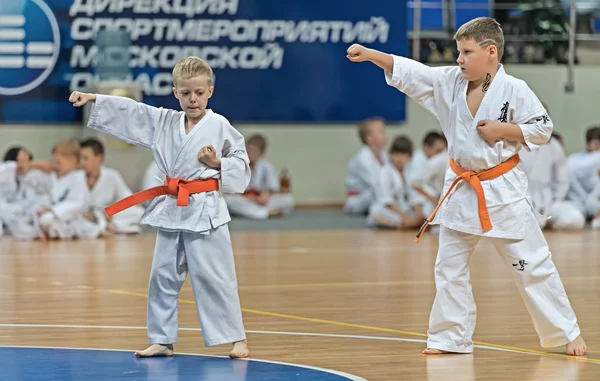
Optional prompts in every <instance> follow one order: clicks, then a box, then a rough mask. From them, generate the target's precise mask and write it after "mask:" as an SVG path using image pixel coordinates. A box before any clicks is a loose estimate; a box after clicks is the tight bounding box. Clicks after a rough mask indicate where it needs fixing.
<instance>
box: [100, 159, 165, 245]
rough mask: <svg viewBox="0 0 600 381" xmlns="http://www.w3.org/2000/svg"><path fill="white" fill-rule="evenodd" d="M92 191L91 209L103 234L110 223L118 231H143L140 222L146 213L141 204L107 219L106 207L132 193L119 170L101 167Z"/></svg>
mask: <svg viewBox="0 0 600 381" xmlns="http://www.w3.org/2000/svg"><path fill="white" fill-rule="evenodd" d="M163 184H164V181H163ZM160 185H162V184H160ZM90 191H91V200H90V206H91V211H92V212H93V213H94V214H95V216H96V219H97V223H96V225H97V227H98V229H99V230H100V233H101V234H102V233H104V232H106V229H107V227H108V226H109V225H111V226H112V228H113V229H114V231H115V232H116V233H122V234H130V233H141V232H142V228H141V227H140V224H139V222H140V219H141V218H142V215H143V214H144V208H143V207H141V206H139V205H135V206H133V207H131V208H129V209H125V210H123V211H122V212H120V213H117V214H115V215H114V216H112V218H111V219H110V222H108V221H107V220H106V213H105V212H104V208H106V207H107V206H109V205H111V204H113V203H115V202H117V201H119V200H121V199H123V198H125V197H128V196H130V195H131V194H132V192H131V189H129V187H128V186H127V184H126V183H125V180H124V179H123V176H121V174H120V173H119V172H118V171H117V170H115V169H112V168H106V167H101V168H100V176H99V177H98V180H97V181H96V184H94V187H93V188H92V189H91V190H90Z"/></svg>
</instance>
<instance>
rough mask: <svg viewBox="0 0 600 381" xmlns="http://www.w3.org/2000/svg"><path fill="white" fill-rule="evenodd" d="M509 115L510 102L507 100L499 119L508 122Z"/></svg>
mask: <svg viewBox="0 0 600 381" xmlns="http://www.w3.org/2000/svg"><path fill="white" fill-rule="evenodd" d="M507 116H508V102H505V103H504V104H503V105H502V108H501V109H500V118H498V120H499V121H501V122H502V123H506V120H507V119H506V118H507Z"/></svg>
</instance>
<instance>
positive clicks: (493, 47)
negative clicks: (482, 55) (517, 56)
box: [487, 45, 498, 56]
mask: <svg viewBox="0 0 600 381" xmlns="http://www.w3.org/2000/svg"><path fill="white" fill-rule="evenodd" d="M487 51H488V53H489V54H490V55H491V56H498V48H497V47H496V45H490V46H488V48H487Z"/></svg>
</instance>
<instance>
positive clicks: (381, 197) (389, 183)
mask: <svg viewBox="0 0 600 381" xmlns="http://www.w3.org/2000/svg"><path fill="white" fill-rule="evenodd" d="M411 155H412V142H411V141H410V139H408V138H407V137H405V136H400V137H397V138H396V139H394V141H393V142H392V146H391V147H390V161H391V162H390V163H387V164H385V165H384V166H383V168H382V169H381V171H380V172H379V176H378V177H377V181H376V183H375V201H374V202H373V204H371V207H370V208H369V216H368V217H367V224H368V225H369V226H372V227H380V228H391V229H405V228H416V227H419V226H421V224H422V223H423V221H425V216H424V215H423V210H422V206H421V204H420V200H419V199H418V198H417V197H416V192H415V191H414V189H413V188H412V187H411V186H410V185H408V182H407V181H406V176H405V172H406V164H407V163H408V162H409V160H410V158H411Z"/></svg>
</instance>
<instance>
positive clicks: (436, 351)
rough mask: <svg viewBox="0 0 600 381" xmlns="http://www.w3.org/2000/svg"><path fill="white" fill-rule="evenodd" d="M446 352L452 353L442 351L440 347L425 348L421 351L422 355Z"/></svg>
mask: <svg viewBox="0 0 600 381" xmlns="http://www.w3.org/2000/svg"><path fill="white" fill-rule="evenodd" d="M448 353H452V352H448V351H442V350H441V349H435V348H427V349H425V350H424V351H423V354H424V355H445V354H448Z"/></svg>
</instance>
